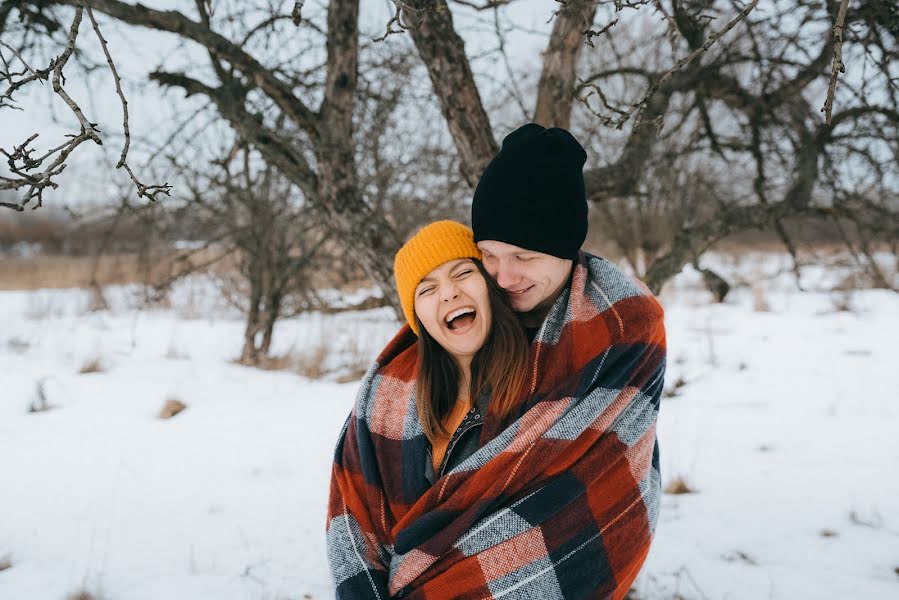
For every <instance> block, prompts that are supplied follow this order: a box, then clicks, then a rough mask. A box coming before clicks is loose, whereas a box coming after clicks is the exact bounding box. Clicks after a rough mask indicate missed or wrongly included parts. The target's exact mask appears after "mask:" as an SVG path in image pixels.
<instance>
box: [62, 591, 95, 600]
mask: <svg viewBox="0 0 899 600" xmlns="http://www.w3.org/2000/svg"><path fill="white" fill-rule="evenodd" d="M66 600H104V597H103V596H102V595H100V594H94V593H93V592H90V591H88V590H86V589H81V590H78V591H77V592H72V593H71V594H69V595H68V596H66Z"/></svg>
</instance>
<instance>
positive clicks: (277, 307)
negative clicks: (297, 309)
mask: <svg viewBox="0 0 899 600" xmlns="http://www.w3.org/2000/svg"><path fill="white" fill-rule="evenodd" d="M280 315H281V292H279V291H276V292H272V293H271V294H269V297H268V299H267V300H266V302H265V312H264V313H263V315H262V327H261V328H262V345H261V346H260V347H259V355H260V356H262V357H266V356H268V355H269V350H270V349H271V346H272V334H273V333H274V330H275V323H276V322H277V320H278V317H279V316H280Z"/></svg>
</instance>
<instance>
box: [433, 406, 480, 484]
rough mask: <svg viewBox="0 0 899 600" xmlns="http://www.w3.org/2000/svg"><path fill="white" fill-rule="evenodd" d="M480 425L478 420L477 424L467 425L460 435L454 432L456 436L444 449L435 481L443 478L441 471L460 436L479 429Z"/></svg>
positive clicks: (444, 467)
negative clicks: (476, 428)
mask: <svg viewBox="0 0 899 600" xmlns="http://www.w3.org/2000/svg"><path fill="white" fill-rule="evenodd" d="M480 425H481V421H480V419H478V421H477V422H475V423H472V424H471V425H469V426H468V427H466V428H465V429H463V430H462V432H461V433H459V432H458V431H457V432H456V433H457V434H458V435H454V436H453V438H454V439H453V440H452V443H450V446H449V448H447V449H446V453H445V454H444V455H443V460H442V461H441V463H440V470H439V471H438V472H437V475H436V478H437V479H440V478H441V477H443V471H444V470H445V469H446V465H447V463H448V462H449V457H450V455H451V454H452V453H453V448H455V447H456V444H457V443H458V442H459V440H461V439H462V436H463V435H465V434H466V433H467V432H468V431H469V430H470V429H472V428H473V427H479V426H480Z"/></svg>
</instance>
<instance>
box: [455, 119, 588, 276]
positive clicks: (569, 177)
mask: <svg viewBox="0 0 899 600" xmlns="http://www.w3.org/2000/svg"><path fill="white" fill-rule="evenodd" d="M586 161H587V153H586V152H584V148H583V147H582V146H581V145H580V144H579V143H578V141H577V140H576V139H574V136H573V135H571V134H570V133H569V132H567V131H566V130H564V129H560V128H558V127H553V128H552V129H546V128H545V127H541V126H540V125H537V124H536V123H528V124H527V125H524V126H522V127H519V128H518V129H516V130H515V131H513V132H512V133H510V134H509V135H507V136H506V138H505V139H504V140H503V146H502V148H501V149H500V151H499V153H498V154H497V155H496V156H495V157H493V160H492V161H490V164H489V165H487V168H486V169H485V170H484V174H483V175H481V180H480V181H479V182H478V186H477V188H476V189H475V191H474V199H473V200H472V202H471V225H472V229H473V230H474V241H475V242H479V241H481V240H497V241H500V242H505V243H507V244H512V245H514V246H520V247H521V248H526V249H528V250H534V251H536V252H542V253H544V254H551V255H553V256H558V257H559V258H567V259H574V258H575V257H576V256H577V253H578V250H580V248H581V245H582V244H583V243H584V238H586V237H587V196H586V194H585V192H584V173H583V169H584V163H585V162H586Z"/></svg>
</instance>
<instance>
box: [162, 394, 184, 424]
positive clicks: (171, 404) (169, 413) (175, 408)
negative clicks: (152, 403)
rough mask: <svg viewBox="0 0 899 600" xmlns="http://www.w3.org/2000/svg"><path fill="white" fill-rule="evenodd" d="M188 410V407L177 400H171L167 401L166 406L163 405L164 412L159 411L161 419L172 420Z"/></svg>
mask: <svg viewBox="0 0 899 600" xmlns="http://www.w3.org/2000/svg"><path fill="white" fill-rule="evenodd" d="M186 408H187V405H186V404H184V403H183V402H181V401H180V400H178V399H177V398H169V399H168V400H166V401H165V404H163V405H162V410H160V411H159V418H160V419H171V418H172V417H174V416H175V415H177V414H178V413H180V412H181V411H183V410H184V409H186Z"/></svg>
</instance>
